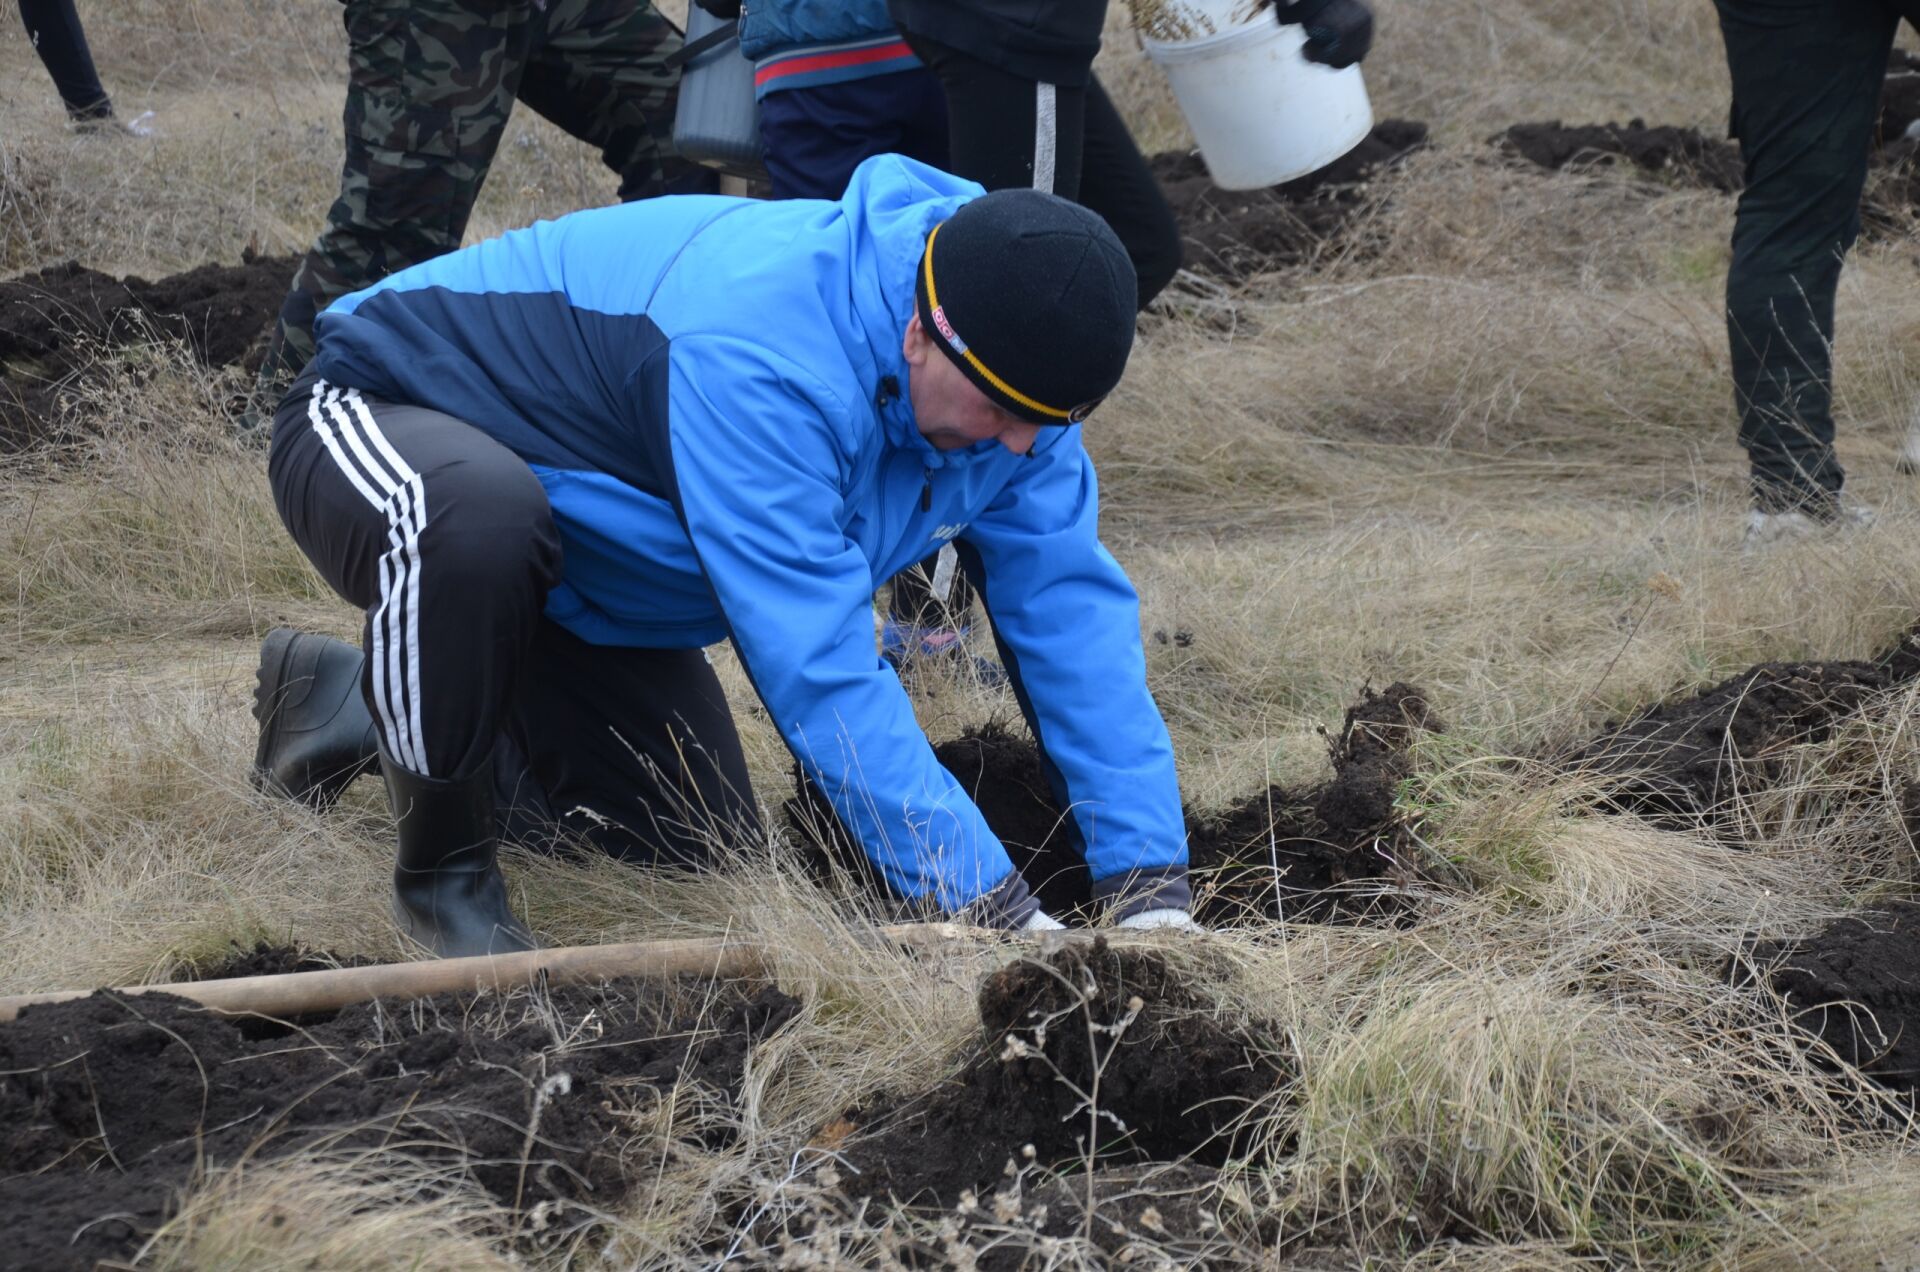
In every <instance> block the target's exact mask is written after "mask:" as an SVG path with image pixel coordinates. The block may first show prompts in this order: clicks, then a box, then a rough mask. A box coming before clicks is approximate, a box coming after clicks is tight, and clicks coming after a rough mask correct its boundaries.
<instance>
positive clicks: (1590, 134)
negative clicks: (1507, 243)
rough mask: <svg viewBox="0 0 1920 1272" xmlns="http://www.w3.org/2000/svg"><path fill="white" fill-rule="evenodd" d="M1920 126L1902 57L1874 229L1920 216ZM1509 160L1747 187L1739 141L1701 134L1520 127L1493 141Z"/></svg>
mask: <svg viewBox="0 0 1920 1272" xmlns="http://www.w3.org/2000/svg"><path fill="white" fill-rule="evenodd" d="M1916 120H1920V58H1915V57H1914V56H1912V55H1911V54H1908V53H1906V52H1904V51H1901V50H1895V51H1894V54H1893V57H1892V59H1891V61H1890V62H1889V64H1888V67H1887V74H1886V78H1885V80H1884V81H1883V85H1882V88H1881V96H1880V116H1879V120H1878V123H1877V125H1876V127H1875V129H1874V137H1873V154H1872V157H1871V160H1870V163H1871V166H1872V168H1873V169H1874V174H1873V177H1872V179H1871V180H1870V181H1869V182H1868V185H1867V191H1866V194H1865V196H1864V199H1863V202H1862V211H1863V213H1864V214H1865V218H1866V224H1867V227H1868V228H1869V229H1870V230H1874V231H1880V230H1896V231H1904V230H1905V229H1906V228H1907V227H1908V226H1909V225H1910V223H1911V219H1912V215H1913V213H1914V212H1915V211H1916V210H1920V164H1917V163H1916V159H1917V158H1920V139H1914V138H1909V137H1908V136H1907V130H1908V128H1910V127H1912V126H1913V124H1914V123H1915V121H1916ZM1489 140H1490V141H1491V143H1492V144H1493V145H1494V146H1496V147H1497V148H1498V149H1499V150H1500V151H1501V152H1502V153H1504V154H1507V155H1509V156H1512V157H1513V158H1516V159H1521V160H1525V161H1526V162H1528V163H1532V164H1537V165H1539V166H1540V167H1542V168H1551V169H1554V170H1558V169H1561V168H1567V167H1575V168H1578V167H1604V166H1610V165H1613V164H1616V163H1622V162H1624V163H1627V164H1630V165H1632V166H1633V167H1635V168H1637V169H1639V170H1640V171H1642V172H1647V173H1654V174H1658V175H1660V176H1662V177H1664V178H1665V179H1667V180H1670V181H1675V182H1679V183H1682V184H1686V185H1695V186H1703V187H1705V188H1707V189H1711V190H1719V191H1722V192H1724V193H1733V192H1735V191H1738V190H1739V189H1740V188H1741V187H1742V186H1743V185H1744V184H1746V174H1745V171H1744V169H1743V167H1742V165H1741V162H1740V150H1739V147H1738V146H1736V145H1735V144H1734V143H1733V142H1732V141H1730V140H1727V139H1725V138H1721V137H1712V136H1708V135H1707V134H1705V133H1702V132H1700V131H1699V130H1697V129H1693V128H1678V127H1671V126H1666V125H1649V124H1647V123H1646V121H1644V120H1640V119H1634V120H1630V121H1628V122H1627V123H1626V124H1624V125H1623V124H1611V123H1609V124H1584V125H1571V124H1563V123H1561V122H1560V121H1559V120H1557V119H1556V120H1551V121H1548V122H1545V123H1526V124H1515V125H1513V126H1512V127H1510V128H1508V129H1506V130H1505V131H1504V132H1501V133H1499V134H1497V135H1495V136H1494V137H1492V138H1490V139H1489Z"/></svg>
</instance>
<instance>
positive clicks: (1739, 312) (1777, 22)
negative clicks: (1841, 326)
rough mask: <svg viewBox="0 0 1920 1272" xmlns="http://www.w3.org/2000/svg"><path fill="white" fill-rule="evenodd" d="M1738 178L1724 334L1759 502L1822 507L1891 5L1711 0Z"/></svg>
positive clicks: (1894, 12) (1893, 18)
mask: <svg viewBox="0 0 1920 1272" xmlns="http://www.w3.org/2000/svg"><path fill="white" fill-rule="evenodd" d="M1716 3H1717V5H1718V7H1719V11H1720V29H1721V33H1722V35H1724V36H1725V38H1726V46H1727V66H1728V69H1729V70H1730V71H1731V72H1732V74H1733V118H1732V132H1733V136H1734V138H1735V139H1736V140H1738V142H1739V143H1740V156H1741V159H1742V161H1743V163H1744V165H1745V168H1746V187H1745V189H1744V190H1742V192H1741V194H1740V205H1739V210H1738V211H1737V212H1736V213H1735V216H1734V227H1733V261H1732V264H1731V265H1730V266H1729V268H1728V270H1727V336H1728V340H1729V343H1730V345H1731V351H1732V355H1733V386H1734V398H1735V404H1736V406H1737V407H1738V409H1739V412H1740V441H1741V443H1742V444H1743V445H1745V446H1746V448H1747V452H1748V455H1749V457H1750V458H1751V460H1752V464H1753V486H1754V499H1755V502H1756V503H1757V504H1758V505H1759V506H1760V507H1763V508H1766V509H1768V510H1781V509H1786V508H1792V507H1798V506H1803V505H1808V504H1813V505H1819V504H1821V503H1824V502H1828V501H1831V500H1832V499H1833V498H1834V496H1836V495H1837V494H1838V493H1839V491H1840V487H1841V483H1842V481H1843V480H1844V477H1843V474H1842V473H1841V470H1840V463H1839V461H1838V459H1837V458H1836V457H1835V455H1834V450H1833V433H1834V431H1833V359H1832V345H1833V302H1834V294H1835V292H1836V291H1837V290H1838V289H1839V285H1840V263H1841V261H1842V259H1843V258H1844V257H1845V256H1846V253H1847V249H1849V248H1850V247H1852V246H1853V241H1854V239H1855V238H1856V237H1857V236H1858V234H1859V232H1860V191H1861V188H1862V186H1863V185H1864V183H1865V181H1866V175H1867V157H1868V150H1869V147H1870V146H1871V145H1872V141H1873V128H1874V119H1875V115H1876V113H1877V111H1878V107H1879V101H1880V84H1881V80H1882V78H1883V76H1884V75H1885V73H1886V66H1887V55H1888V52H1889V50H1890V49H1891V48H1892V46H1893V33H1894V27H1895V26H1896V25H1897V24H1898V22H1899V18H1900V9H1899V6H1898V5H1897V4H1895V3H1892V2H1891V0H1716Z"/></svg>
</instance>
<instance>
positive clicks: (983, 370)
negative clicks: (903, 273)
mask: <svg viewBox="0 0 1920 1272" xmlns="http://www.w3.org/2000/svg"><path fill="white" fill-rule="evenodd" d="M939 234H940V227H939V226H937V225H936V226H934V227H933V232H932V233H930V234H928V235H927V252H926V264H925V265H924V266H922V269H923V270H924V271H925V275H926V284H927V308H928V309H930V310H932V311H933V312H934V314H935V316H936V317H939V318H945V316H946V315H945V314H943V313H941V311H940V293H939V292H937V291H935V290H934V286H933V240H934V239H935V238H936V237H938V236H939ZM951 330H952V328H951V327H949V328H948V331H951ZM940 334H941V335H942V336H943V337H946V338H947V347H948V348H949V349H952V350H953V351H954V352H955V353H957V354H959V355H960V356H961V357H962V358H965V359H966V360H967V365H968V366H970V367H972V368H973V369H974V370H975V371H978V372H979V373H980V375H981V378H983V379H984V380H986V382H987V383H988V384H991V385H992V386H993V387H994V388H996V389H998V390H1000V392H1002V393H1004V394H1006V395H1007V396H1008V397H1010V398H1012V399H1013V400H1014V401H1016V402H1018V403H1019V404H1020V405H1022V406H1024V407H1026V408H1027V409H1028V410H1029V411H1038V412H1039V413H1040V414H1042V415H1051V416H1053V417H1054V418H1055V419H1061V420H1071V419H1072V418H1073V412H1072V411H1071V410H1067V411H1062V410H1057V409H1055V408H1054V407H1051V406H1048V405H1047V404H1046V403H1044V402H1036V401H1034V400H1033V399H1032V398H1030V397H1028V396H1027V395H1026V394H1024V393H1022V392H1021V391H1020V390H1018V389H1016V388H1014V387H1013V386H1012V385H1011V384H1008V383H1007V382H1006V381H1005V380H1002V379H1001V378H1000V377H999V376H997V375H995V374H994V373H993V372H992V371H990V370H988V369H987V364H986V363H984V362H982V361H980V355H978V354H976V353H975V352H974V351H973V350H972V349H970V348H968V347H967V342H966V341H964V340H962V339H960V338H959V336H958V335H953V336H948V334H947V331H943V332H941V333H940Z"/></svg>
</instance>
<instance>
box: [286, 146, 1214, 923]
mask: <svg viewBox="0 0 1920 1272" xmlns="http://www.w3.org/2000/svg"><path fill="white" fill-rule="evenodd" d="M980 193H981V189H980V187H979V186H977V185H975V184H973V183H972V182H968V181H963V180H961V179H960V178H958V177H953V176H949V175H947V174H946V173H943V172H940V171H938V170H937V169H934V168H929V167H926V166H923V165H921V164H918V163H915V162H914V161H912V160H910V159H904V158H901V157H900V156H897V155H882V156H879V157H877V158H874V159H870V160H868V161H867V162H866V163H864V164H862V165H861V166H860V168H859V169H858V170H857V171H856V172H855V173H854V176H853V180H852V182H851V184H850V185H849V187H848V190H847V194H846V196H845V197H844V198H843V199H842V200H840V201H839V202H837V203H833V202H825V201H820V200H807V199H796V200H789V201H785V202H778V203H761V202H755V201H752V200H745V199H728V198H719V197H712V196H703V195H687V196H681V197H673V198H660V199H650V200H646V201H643V202H639V203H631V204H624V205H621V206H619V207H610V208H601V209H596V210H592V211H586V212H578V213H575V214H573V215H571V216H566V217H562V218H560V219H559V220H556V221H543V222H541V223H539V224H537V225H534V226H532V227H531V228H528V229H524V230H517V231H514V232H512V233H509V234H505V235H502V236H501V237H499V238H496V239H493V240H491V241H489V242H485V243H481V244H478V245H476V246H473V247H469V248H467V249H465V250H463V251H459V252H455V253H452V254H450V255H447V256H442V257H439V258H437V259H435V260H432V261H429V262H427V263H425V264H422V265H417V266H415V267H413V268H411V269H407V270H403V271H402V272H400V273H398V274H394V275H392V276H391V277H389V278H387V279H385V280H383V281H382V282H380V283H377V284H375V285H374V286H372V287H369V288H367V289H366V290H364V291H359V292H355V293H353V294H351V295H348V296H345V297H342V298H341V299H340V300H339V301H337V302H335V303H334V304H333V306H332V307H330V308H329V309H328V310H327V311H326V312H325V313H323V314H322V315H320V318H319V321H318V323H317V324H316V335H317V337H318V354H317V356H316V358H315V361H314V364H313V366H314V369H315V370H316V371H317V372H318V373H319V374H320V375H322V376H324V377H325V378H326V379H327V380H329V381H331V382H333V383H336V384H341V385H348V386H352V387H356V388H359V389H361V390H363V391H365V392H368V393H370V394H373V395H375V396H378V397H382V398H386V399H389V400H394V401H401V402H410V403H415V404H418V405H422V406H428V407H432V408H434V409H436V410H440V411H444V412H446V413H448V414H450V415H453V416H456V417H457V418H460V419H463V420H466V421H468V422H470V423H472V424H473V425H475V426H476V427H477V428H479V429H481V430H482V431H484V432H486V433H488V434H489V435H491V436H492V437H494V438H496V439H498V440H499V441H500V442H501V443H502V444H504V445H506V446H507V447H508V448H509V449H511V450H513V451H514V452H515V453H516V454H518V455H519V456H521V457H522V458H523V459H525V460H526V461H527V463H528V465H529V466H531V467H532V469H533V471H534V472H535V474H537V475H538V477H539V478H540V480H541V482H542V483H543V484H544V485H545V487H546V491H547V495H548V499H549V501H550V503H551V505H552V510H553V517H554V521H555V524H556V525H557V527H558V529H559V533H560V537H561V542H562V545H563V548H564V551H565V572H564V581H563V582H562V583H561V584H560V586H558V587H556V588H555V589H554V590H553V591H552V592H551V593H550V594H549V596H548V598H547V607H546V613H547V616H548V617H549V618H551V619H552V620H553V621H554V622H556V623H558V624H560V625H561V626H562V627H565V628H566V629H567V630H569V631H571V632H572V633H574V634H575V635H576V636H579V637H580V638H581V639H583V640H586V641H589V642H593V643H597V644H608V645H631V646H644V647H650V648H689V647H694V646H704V645H707V644H711V643H713V642H716V641H718V640H720V639H722V638H727V637H730V638H731V639H732V641H733V643H734V646H735V648H736V649H737V650H738V652H739V655H740V659H741V662H742V664H743V665H744V666H745V668H746V670H747V672H748V674H749V675H750V676H751V678H752V680H753V684H754V687H755V688H756V690H757V691H758V692H759V694H760V697H761V699H762V701H763V702H764V703H765V705H766V707H767V710H768V712H769V713H770V715H771V717H772V719H773V721H774V723H775V724H776V726H777V727H778V728H779V730H780V732H781V734H782V736H783V737H784V738H785V739H786V741H787V744H788V745H789V746H790V747H791V748H792V749H793V752H794V755H795V756H796V757H797V758H798V759H799V760H800V762H801V763H802V764H803V765H804V766H805V767H806V769H807V771H808V772H809V774H810V775H811V776H812V777H813V779H814V780H815V781H816V782H818V783H819V784H820V786H821V789H822V790H824V791H826V792H827V793H828V794H829V796H830V797H831V798H832V799H833V800H834V803H835V807H836V811H837V812H838V813H839V814H840V816H841V817H842V819H843V820H844V821H845V822H846V823H847V825H848V826H849V827H850V828H852V829H853V830H854V831H855V832H856V833H857V835H858V837H859V839H860V841H861V842H862V844H863V845H864V846H865V849H866V851H867V853H868V855H869V856H870V857H871V858H872V859H873V861H874V862H875V864H876V865H877V866H878V867H879V868H880V869H881V871H882V872H883V873H884V874H885V876H886V878H887V880H888V881H889V883H890V884H891V885H892V886H893V887H895V888H896V889H898V890H899V891H900V892H901V893H903V894H905V895H907V896H909V897H916V898H930V899H931V900H933V901H934V902H935V903H937V904H938V905H940V906H942V907H943V908H946V909H949V910H957V909H959V908H961V907H963V906H965V905H967V904H969V903H971V902H973V901H975V900H977V899H979V898H981V897H983V896H985V895H986V894H988V893H989V892H991V891H992V890H994V889H995V888H996V887H999V886H1000V885H1002V884H1007V885H1008V886H1009V887H1015V888H1017V887H1018V886H1019V885H1017V883H1014V882H1012V881H1011V880H1010V876H1011V875H1012V864H1011V862H1010V861H1009V859H1008V857H1007V854H1006V851H1005V849H1004V848H1002V846H1001V845H1000V843H999V841H998V840H997V839H996V838H995V837H994V835H993V833H992V832H991V831H990V830H989V829H988V828H987V825H986V822H985V821H984V820H983V819H982V817H981V815H980V812H979V810H978V809H977V808H976V807H975V806H974V804H973V802H972V801H971V800H970V799H968V798H967V796H966V794H965V793H964V792H963V791H962V790H961V788H960V786H959V785H958V784H957V783H956V782H955V781H954V779H953V778H952V777H951V776H950V775H949V774H948V773H947V772H946V770H945V769H943V768H942V767H941V766H940V764H939V763H938V762H937V761H936V760H935V759H934V757H933V751H932V748H931V747H929V746H928V744H927V741H926V738H925V736H924V735H923V734H922V733H921V731H920V729H919V727H918V725H917V724H916V722H915V720H914V715H913V710H912V706H911V704H910V703H909V701H908V699H907V695H906V694H905V692H904V691H903V690H902V689H901V686H900V682H899V680H898V679H897V678H896V677H895V675H894V673H893V671H892V670H891V669H890V668H889V667H888V666H887V665H886V663H885V662H883V661H882V660H881V659H880V658H879V656H878V655H877V653H876V652H875V649H874V634H873V610H872V602H871V596H872V593H873V590H874V588H875V586H876V585H877V583H879V582H880V581H882V580H885V579H887V578H890V577H891V576H892V575H893V574H895V573H896V572H898V571H899V570H901V569H903V568H904V567H906V566H908V565H911V564H913V563H914V562H916V561H919V560H921V559H923V558H925V557H926V556H927V555H928V554H929V553H931V552H932V551H933V550H935V549H936V548H937V547H938V546H939V545H940V544H941V543H943V542H945V541H947V540H949V539H956V540H957V546H958V548H959V550H960V552H961V556H962V559H963V561H964V562H965V563H966V564H967V565H968V567H969V569H970V571H971V572H972V573H973V574H974V575H975V577H976V578H977V579H978V581H979V582H980V583H981V594H982V597H983V598H984V600H985V603H986V605H987V609H988V612H989V614H990V615H991V617H992V620H993V626H994V630H995V634H996V636H997V637H998V639H999V641H1000V643H1001V647H1002V650H1003V652H1004V655H1005V659H1006V662H1007V664H1008V671H1009V674H1010V675H1011V676H1012V678H1013V681H1014V686H1015V689H1016V692H1017V693H1018V695H1019V697H1020V700H1021V703H1022V705H1023V707H1024V708H1026V710H1027V713H1028V718H1029V721H1030V723H1031V724H1032V726H1033V728H1034V732H1035V736H1036V737H1037V738H1038V739H1039V741H1040V744H1041V747H1042V750H1043V752H1044V755H1045V757H1046V760H1047V762H1048V767H1049V769H1050V771H1051V773H1052V774H1055V775H1057V787H1058V789H1057V790H1056V794H1057V796H1058V797H1059V799H1060V801H1061V807H1063V808H1068V809H1071V810H1072V821H1073V825H1074V829H1075V830H1076V831H1077V832H1078V839H1079V842H1080V846H1081V848H1082V850H1083V851H1084V852H1085V854H1086V857H1087V861H1088V864H1089V866H1090V867H1091V872H1092V876H1093V879H1094V881H1095V891H1096V894H1097V895H1100V896H1103V897H1105V898H1107V899H1108V900H1109V901H1112V902H1114V903H1115V904H1116V905H1117V906H1118V907H1119V909H1120V911H1121V912H1122V913H1125V912H1128V911H1130V910H1131V909H1135V908H1143V907H1144V906H1146V905H1148V904H1152V905H1184V904H1186V902H1187V888H1186V845H1185V834H1184V824H1183V819H1182V815H1181V808H1180V796H1179V790H1178V787H1177V785H1176V782H1175V777H1174V764H1173V752H1172V748H1171V746H1170V744H1169V742H1168V738H1167V731H1166V726H1165V725H1164V724H1163V723H1162V721H1161V719H1160V715H1159V712H1158V710H1157V709H1156V708H1155V706H1154V703H1153V700H1152V698H1151V697H1150V695H1149V694H1148V692H1147V686H1146V664H1145V658H1144V655H1143V653H1142V650H1141V646H1140V626H1139V605H1138V600H1137V598H1136V596H1135V594H1134V591H1133V588H1132V585H1131V584H1129V583H1128V581H1127V579H1126V576H1125V575H1124V574H1123V573H1122V572H1121V570H1120V567H1119V565H1118V564H1117V563H1116V562H1115V561H1114V559H1113V557H1112V556H1111V555H1109V554H1108V552H1107V550H1106V549H1105V548H1104V547H1103V546H1101V543H1100V539H1099V527H1098V507H1099V500H1098V494H1097V487H1096V484H1095V480H1094V471H1093V465H1092V463H1091V462H1090V461H1089V459H1088V458H1087V454H1086V452H1085V450H1084V449H1082V446H1081V438H1080V429H1079V427H1078V426H1072V427H1066V428H1060V429H1057V430H1056V429H1049V430H1046V431H1045V432H1044V434H1043V437H1042V441H1041V443H1040V445H1039V447H1038V448H1036V449H1037V454H1036V456H1035V457H1033V458H1023V457H1020V456H1017V455H1014V454H1011V453H1010V452H1008V451H1007V450H1006V449H1005V448H1003V447H1002V446H1000V445H999V444H998V443H997V442H988V443H981V444H979V445H977V446H974V447H971V448H968V449H966V450H962V451H950V452H943V451H940V450H937V449H935V448H934V447H933V446H932V445H930V444H929V443H928V442H927V441H926V440H925V439H924V438H923V437H921V436H920V434H919V431H918V430H917V429H916V427H915V424H914V417H913V410H912V406H911V403H910V401H909V398H908V396H907V394H906V393H905V391H904V390H905V387H906V383H907V365H906V361H905V358H904V357H903V355H902V353H901V342H902V338H903V335H904V332H905V330H906V325H907V321H908V319H909V318H910V317H911V315H912V312H913V296H914V288H913V284H914V275H915V270H916V268H917V267H918V264H919V260H920V256H921V252H922V249H923V247H924V245H925V243H926V238H927V234H928V232H929V231H930V230H931V229H932V228H933V227H934V226H935V225H937V224H938V223H939V222H940V221H942V220H944V219H945V218H946V217H948V216H949V215H951V214H952V212H953V210H954V209H955V208H956V207H958V206H959V205H960V204H961V203H963V202H965V201H966V200H967V199H970V198H973V197H975V196H977V195H978V194H980ZM1156 892H1157V894H1158V895H1157V896H1155V895H1153V894H1155V893H1156ZM1005 895H1006V894H1005V893H1002V894H1001V896H1005ZM998 900H999V898H996V902H998Z"/></svg>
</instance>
